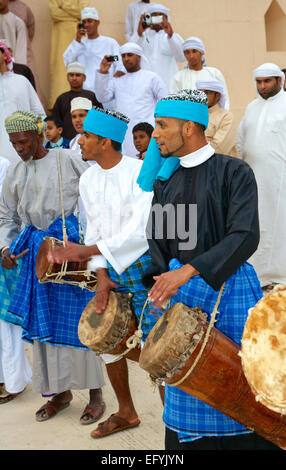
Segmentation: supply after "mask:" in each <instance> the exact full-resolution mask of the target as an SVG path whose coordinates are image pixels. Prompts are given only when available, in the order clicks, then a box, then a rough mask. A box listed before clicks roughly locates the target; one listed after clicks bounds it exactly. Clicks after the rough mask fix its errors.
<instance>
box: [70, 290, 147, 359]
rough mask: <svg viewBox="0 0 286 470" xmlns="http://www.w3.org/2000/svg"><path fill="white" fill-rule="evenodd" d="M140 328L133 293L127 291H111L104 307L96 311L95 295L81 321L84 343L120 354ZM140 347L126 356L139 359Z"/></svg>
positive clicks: (103, 350)
mask: <svg viewBox="0 0 286 470" xmlns="http://www.w3.org/2000/svg"><path fill="white" fill-rule="evenodd" d="M136 330H137V319H136V316H135V315H134V313H133V311H132V309H131V305H130V297H129V296H128V295H127V294H123V293H118V292H113V291H110V293H109V300H108V304H107V307H106V309H105V311H104V312H103V313H102V314H98V313H96V311H95V297H94V298H93V299H91V300H90V301H89V303H88V304H87V306H86V308H85V309H84V311H83V313H82V315H81V319H80V322H79V325H78V336H79V339H80V341H81V342H82V344H84V345H85V346H86V347H88V348H89V349H91V350H92V351H95V352H96V353H97V354H114V355H120V354H123V353H125V352H126V350H127V346H126V341H127V340H128V339H129V338H130V337H131V336H133V334H134V333H135V331H136ZM139 355H140V348H138V347H136V348H134V349H132V350H130V351H129V352H128V353H127V354H126V355H125V357H126V358H128V359H131V360H133V361H136V362H138V361H139Z"/></svg>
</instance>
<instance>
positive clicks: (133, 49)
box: [120, 42, 150, 68]
mask: <svg viewBox="0 0 286 470" xmlns="http://www.w3.org/2000/svg"><path fill="white" fill-rule="evenodd" d="M120 54H121V55H122V54H136V55H139V56H140V57H141V67H142V68H146V67H148V66H149V67H150V63H149V61H148V59H147V57H146V56H145V55H144V53H143V49H142V47H140V46H139V45H138V44H136V43H135V42H126V43H125V44H123V46H121V47H120Z"/></svg>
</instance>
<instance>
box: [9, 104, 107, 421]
mask: <svg viewBox="0 0 286 470" xmlns="http://www.w3.org/2000/svg"><path fill="white" fill-rule="evenodd" d="M5 126H6V130H7V132H8V134H9V138H10V141H11V143H12V145H13V146H14V148H15V150H16V151H17V153H18V154H19V156H20V158H19V161H18V162H16V163H14V164H13V165H10V167H9V168H8V171H7V176H6V179H5V181H4V183H3V189H2V196H1V200H0V246H1V256H2V266H3V267H4V268H6V269H8V270H10V269H12V268H13V267H15V266H17V263H16V262H15V255H16V256H17V255H18V254H19V253H22V252H23V251H24V250H29V252H28V253H27V254H26V255H25V256H24V257H23V258H22V265H21V269H20V273H19V277H18V281H17V285H16V288H15V290H14V294H13V296H12V299H11V302H10V305H9V319H10V321H11V323H13V322H14V323H15V324H21V326H22V338H23V339H24V340H25V341H28V342H30V343H33V390H34V391H35V392H36V393H41V394H42V395H44V396H50V397H51V396H52V398H51V399H50V400H49V401H48V402H47V403H46V404H45V405H44V406H43V407H41V408H40V410H38V411H37V413H36V419H37V421H46V420H47V419H49V418H51V417H52V416H54V415H55V414H57V413H58V412H59V411H60V410H62V409H64V408H66V407H67V406H68V405H69V404H70V402H71V400H72V393H71V389H89V390H90V402H89V405H87V407H86V409H85V410H84V413H83V415H82V417H81V423H82V424H90V423H92V422H95V421H96V420H97V419H99V418H100V417H101V416H102V414H103V413H104V408H105V406H104V403H103V402H102V392H101V387H102V386H103V385H104V378H103V374H102V368H101V362H100V358H99V357H97V356H96V354H95V353H94V352H92V351H89V350H87V348H86V347H84V345H83V344H82V343H81V342H80V341H79V338H78V334H77V325H78V321H79V319H80V315H81V313H82V311H83V309H84V308H85V306H86V304H87V303H88V302H89V301H90V299H91V298H92V297H93V295H94V294H93V292H90V291H88V290H83V289H81V288H80V287H78V286H74V285H64V284H61V285H59V284H52V283H45V284H41V283H39V282H38V280H37V277H36V273H35V268H36V256H37V253H38V249H39V247H40V245H41V244H42V242H43V238H44V237H55V238H56V239H61V240H62V238H63V233H64V232H63V225H64V224H63V220H65V227H66V231H67V236H68V238H69V239H70V240H73V241H78V240H79V222H78V221H77V219H76V217H75V216H74V215H73V213H74V210H75V208H76V204H77V200H78V197H79V190H78V182H79V178H80V176H81V175H82V174H83V173H84V172H85V171H86V169H87V168H88V167H89V165H88V164H87V163H85V162H83V161H82V159H81V157H80V156H79V155H78V154H77V153H76V152H73V151H71V150H63V149H61V150H56V149H51V150H47V149H45V148H44V147H43V131H44V126H45V124H44V122H43V121H42V119H41V118H40V117H39V116H37V115H35V114H34V113H31V112H25V111H18V112H15V113H14V114H13V115H11V116H9V117H8V118H7V119H6V121H5ZM59 175H61V178H58V176H59ZM61 196H62V197H61ZM62 202H63V205H64V207H62ZM23 227H24V228H23ZM21 228H23V230H22V231H21V232H20V230H21Z"/></svg>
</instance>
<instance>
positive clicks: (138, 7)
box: [125, 1, 153, 41]
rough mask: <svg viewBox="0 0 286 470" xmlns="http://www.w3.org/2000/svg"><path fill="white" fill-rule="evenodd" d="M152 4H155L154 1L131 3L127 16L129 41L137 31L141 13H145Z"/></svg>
mask: <svg viewBox="0 0 286 470" xmlns="http://www.w3.org/2000/svg"><path fill="white" fill-rule="evenodd" d="M151 5H153V3H152V2H150V3H145V2H138V1H137V2H132V3H129V5H128V7H127V10H126V17H125V36H126V39H127V41H130V38H131V37H132V36H133V34H134V33H135V32H136V31H137V29H138V25H139V20H140V17H141V15H143V13H145V12H146V10H147V8H149V7H150V6H151Z"/></svg>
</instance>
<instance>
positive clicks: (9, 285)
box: [0, 259, 22, 326]
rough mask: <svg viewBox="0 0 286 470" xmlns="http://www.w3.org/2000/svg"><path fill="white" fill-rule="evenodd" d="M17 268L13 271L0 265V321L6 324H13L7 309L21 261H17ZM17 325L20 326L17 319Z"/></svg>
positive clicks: (12, 318) (20, 322)
mask: <svg viewBox="0 0 286 470" xmlns="http://www.w3.org/2000/svg"><path fill="white" fill-rule="evenodd" d="M17 264H18V266H17V267H15V268H13V269H10V270H8V269H5V268H2V266H1V264H0V298H1V304H0V320H3V321H5V322H6V323H15V321H14V320H15V319H14V317H13V316H12V315H11V314H10V313H9V311H8V307H9V305H10V302H11V298H12V295H13V292H14V291H15V289H16V285H17V279H18V276H19V274H20V270H21V264H22V260H21V259H19V260H18V261H17ZM16 324H17V325H19V326H21V325H22V321H21V319H20V318H19V321H18V323H16Z"/></svg>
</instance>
